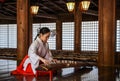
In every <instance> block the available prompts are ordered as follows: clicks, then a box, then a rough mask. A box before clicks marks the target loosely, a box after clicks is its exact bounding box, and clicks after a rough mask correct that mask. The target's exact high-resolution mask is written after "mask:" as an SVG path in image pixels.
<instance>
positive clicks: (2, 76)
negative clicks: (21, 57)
mask: <svg viewBox="0 0 120 81" xmlns="http://www.w3.org/2000/svg"><path fill="white" fill-rule="evenodd" d="M15 69H16V61H15V60H4V59H0V81H49V76H38V77H34V76H23V75H14V76H13V75H11V74H10V72H11V71H12V70H15ZM53 81H120V68H97V67H95V66H93V67H89V66H86V67H80V68H79V69H76V68H62V69H61V70H60V71H58V73H57V74H56V75H54V77H53Z"/></svg>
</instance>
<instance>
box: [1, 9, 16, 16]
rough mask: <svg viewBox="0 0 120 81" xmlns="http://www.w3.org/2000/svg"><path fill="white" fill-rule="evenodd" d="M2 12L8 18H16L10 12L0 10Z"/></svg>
mask: <svg viewBox="0 0 120 81" xmlns="http://www.w3.org/2000/svg"><path fill="white" fill-rule="evenodd" d="M0 12H2V13H4V14H6V16H8V15H9V16H14V15H13V14H11V13H9V12H6V11H5V10H0Z"/></svg>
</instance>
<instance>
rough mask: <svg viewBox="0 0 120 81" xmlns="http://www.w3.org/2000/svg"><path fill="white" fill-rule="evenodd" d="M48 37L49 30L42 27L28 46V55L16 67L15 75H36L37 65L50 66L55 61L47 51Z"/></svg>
mask: <svg viewBox="0 0 120 81" xmlns="http://www.w3.org/2000/svg"><path fill="white" fill-rule="evenodd" d="M49 36H50V29H48V28H46V27H43V28H41V29H40V30H39V33H38V34H37V36H36V38H35V40H34V41H33V43H32V44H31V45H30V47H29V50H28V55H27V56H26V57H25V58H24V59H23V61H22V62H21V64H20V65H19V66H18V68H17V70H16V71H13V72H12V73H13V74H15V73H16V72H17V73H20V74H33V75H35V74H36V68H37V67H38V66H39V64H41V63H44V64H45V65H48V64H50V62H51V61H55V60H54V59H53V58H52V54H51V52H50V50H49V46H48V43H47V41H48V39H49Z"/></svg>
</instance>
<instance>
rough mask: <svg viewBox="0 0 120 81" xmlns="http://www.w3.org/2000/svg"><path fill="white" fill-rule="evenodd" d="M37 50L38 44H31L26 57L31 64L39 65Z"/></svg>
mask: <svg viewBox="0 0 120 81" xmlns="http://www.w3.org/2000/svg"><path fill="white" fill-rule="evenodd" d="M37 49H38V44H37V43H36V42H34V43H32V44H31V46H30V47H29V50H28V56H29V57H30V60H31V61H32V63H33V64H38V63H39V56H38V55H37V54H36V53H37Z"/></svg>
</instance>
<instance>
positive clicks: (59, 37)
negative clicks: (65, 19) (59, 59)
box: [56, 19, 62, 50]
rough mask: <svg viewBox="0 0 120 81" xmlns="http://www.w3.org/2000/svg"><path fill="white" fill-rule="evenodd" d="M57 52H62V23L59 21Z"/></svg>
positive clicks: (57, 24) (57, 27)
mask: <svg viewBox="0 0 120 81" xmlns="http://www.w3.org/2000/svg"><path fill="white" fill-rule="evenodd" d="M56 31H57V35H56V50H62V21H61V20H59V19H58V20H57V21H56Z"/></svg>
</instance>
